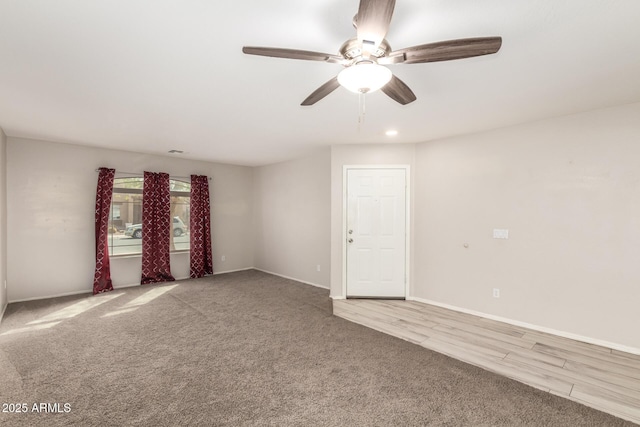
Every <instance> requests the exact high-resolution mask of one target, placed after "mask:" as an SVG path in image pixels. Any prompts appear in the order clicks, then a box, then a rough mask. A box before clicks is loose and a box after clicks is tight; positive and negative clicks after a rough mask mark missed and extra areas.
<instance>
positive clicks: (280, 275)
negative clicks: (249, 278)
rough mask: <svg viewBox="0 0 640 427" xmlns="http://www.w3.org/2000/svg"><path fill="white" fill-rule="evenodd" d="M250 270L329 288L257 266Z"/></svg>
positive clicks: (325, 287)
mask: <svg viewBox="0 0 640 427" xmlns="http://www.w3.org/2000/svg"><path fill="white" fill-rule="evenodd" d="M252 270H258V271H262V272H263V273H267V274H273V275H274V276H278V277H282V278H284V279H289V280H295V281H296V282H300V283H304V284H305V285H311V286H315V287H316V288H322V289H329V288H328V287H327V286H322V285H319V284H317V283H312V282H307V281H304V280H300V279H296V278H295V277H289V276H285V275H284V274H278V273H274V272H273V271H268V270H263V269H261V268H257V267H253V268H252Z"/></svg>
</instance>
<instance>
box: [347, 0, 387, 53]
mask: <svg viewBox="0 0 640 427" xmlns="http://www.w3.org/2000/svg"><path fill="white" fill-rule="evenodd" d="M395 6H396V1H395V0H360V6H359V7H358V15H357V17H356V25H357V27H356V29H357V32H358V40H360V41H361V42H363V44H364V46H365V47H366V46H367V45H369V44H370V45H372V46H376V47H377V46H378V45H379V44H380V42H382V40H383V39H384V38H385V36H386V35H387V31H389V24H390V23H391V17H392V16H393V9H394V8H395Z"/></svg>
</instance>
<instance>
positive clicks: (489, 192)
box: [413, 104, 640, 349]
mask: <svg viewBox="0 0 640 427" xmlns="http://www.w3.org/2000/svg"><path fill="white" fill-rule="evenodd" d="M639 142H640V104H633V105H627V106H622V107H616V108H611V109H606V110H600V111H594V112H590V113H584V114H578V115H572V116H567V117H562V118H556V119H551V120H545V121H541V122H538V123H532V124H527V125H521V126H516V127H512V128H508V129H502V130H496V131H493V132H487V133H482V134H475V135H470V136H465V137H458V138H452V139H447V140H444V141H438V142H430V143H424V144H419V145H418V146H417V150H416V182H417V184H416V189H415V193H416V197H415V209H414V212H415V221H414V223H415V227H414V248H415V251H414V256H415V262H414V263H413V266H414V274H413V295H414V296H416V297H420V298H424V299H427V300H430V301H435V302H439V303H444V304H448V305H451V306H455V307H460V308H464V309H468V310H474V311H478V312H482V313H487V314H491V315H495V316H500V317H504V318H508V319H513V320H517V321H521V322H526V323H530V324H534V325H538V326H542V327H545V328H549V329H552V330H557V331H564V332H568V333H572V334H577V335H580V336H584V337H590V338H594V339H597V340H603V341H608V342H612V343H618V344H623V345H626V346H630V347H634V348H636V349H640V333H638V325H639V324H640V310H638V301H640V286H639V284H638V283H639V282H638V280H639V278H640V262H639V261H638V259H639V257H640V252H639V250H638V248H640V163H639V159H640V144H639ZM494 228H506V229H509V239H508V240H497V239H493V238H492V230H493V229H494ZM464 244H468V246H469V247H468V248H465V247H464ZM493 288H499V289H500V292H501V296H500V298H498V299H497V298H493V297H492V289H493Z"/></svg>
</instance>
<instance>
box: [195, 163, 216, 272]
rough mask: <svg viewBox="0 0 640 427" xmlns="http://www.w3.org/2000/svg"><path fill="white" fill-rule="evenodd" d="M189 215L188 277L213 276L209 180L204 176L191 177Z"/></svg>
mask: <svg viewBox="0 0 640 427" xmlns="http://www.w3.org/2000/svg"><path fill="white" fill-rule="evenodd" d="M190 215H191V216H190V219H189V242H190V247H191V249H190V276H191V278H193V279H195V278H197V277H204V275H205V274H213V256H212V255H211V227H210V224H211V215H210V204H209V179H208V178H207V177H206V176H202V175H191V206H190Z"/></svg>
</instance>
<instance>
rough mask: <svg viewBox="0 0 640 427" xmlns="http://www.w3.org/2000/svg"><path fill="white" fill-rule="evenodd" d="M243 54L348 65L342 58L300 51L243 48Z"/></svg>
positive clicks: (275, 48)
mask: <svg viewBox="0 0 640 427" xmlns="http://www.w3.org/2000/svg"><path fill="white" fill-rule="evenodd" d="M242 52H244V53H246V54H248V55H259V56H271V57H274V58H288V59H303V60H307V61H326V62H332V63H337V64H346V62H347V61H346V60H345V59H344V58H343V57H342V56H338V55H331V54H329V53H322V52H312V51H309V50H299V49H281V48H277V47H256V46H244V47H243V48H242Z"/></svg>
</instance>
